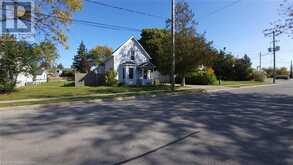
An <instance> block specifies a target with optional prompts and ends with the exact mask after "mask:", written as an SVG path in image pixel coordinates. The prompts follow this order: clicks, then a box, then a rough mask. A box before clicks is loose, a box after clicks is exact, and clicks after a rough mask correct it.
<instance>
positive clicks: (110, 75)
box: [105, 69, 118, 86]
mask: <svg viewBox="0 0 293 165" xmlns="http://www.w3.org/2000/svg"><path fill="white" fill-rule="evenodd" d="M116 77H117V72H116V71H114V70H113V69H111V70H109V71H107V72H106V75H105V85H107V86H118V80H117V79H116Z"/></svg>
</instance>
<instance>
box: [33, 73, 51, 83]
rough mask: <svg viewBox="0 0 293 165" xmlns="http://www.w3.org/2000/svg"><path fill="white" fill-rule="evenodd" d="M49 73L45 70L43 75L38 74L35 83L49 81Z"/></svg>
mask: <svg viewBox="0 0 293 165" xmlns="http://www.w3.org/2000/svg"><path fill="white" fill-rule="evenodd" d="M47 76H48V75H47V73H46V72H43V73H42V74H41V75H36V79H35V83H37V84H38V83H45V82H47V81H48V77H47Z"/></svg>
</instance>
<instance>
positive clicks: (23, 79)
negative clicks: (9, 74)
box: [16, 69, 48, 88]
mask: <svg viewBox="0 0 293 165" xmlns="http://www.w3.org/2000/svg"><path fill="white" fill-rule="evenodd" d="M46 82H48V73H47V71H46V70H43V69H41V70H38V71H37V72H36V75H35V76H33V75H32V74H30V73H20V74H19V75H18V76H17V78H16V87H17V88H19V87H24V86H27V85H32V84H41V83H46Z"/></svg>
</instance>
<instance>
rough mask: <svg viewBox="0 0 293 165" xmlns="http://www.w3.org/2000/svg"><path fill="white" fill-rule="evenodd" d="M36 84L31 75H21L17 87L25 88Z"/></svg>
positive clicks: (18, 77) (17, 79)
mask: <svg viewBox="0 0 293 165" xmlns="http://www.w3.org/2000/svg"><path fill="white" fill-rule="evenodd" d="M33 82H34V76H33V75H31V74H29V73H20V74H18V76H17V78H16V87H17V88H19V87H23V86H26V85H27V84H32V83H33Z"/></svg>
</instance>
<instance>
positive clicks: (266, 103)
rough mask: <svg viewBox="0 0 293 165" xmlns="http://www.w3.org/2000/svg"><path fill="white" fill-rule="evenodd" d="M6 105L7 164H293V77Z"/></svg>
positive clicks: (0, 134) (2, 144) (1, 125)
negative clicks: (210, 88) (208, 89)
mask: <svg viewBox="0 0 293 165" xmlns="http://www.w3.org/2000/svg"><path fill="white" fill-rule="evenodd" d="M24 109H25V110H21V111H20V110H13V108H12V109H11V110H9V111H0V164H1V165H2V164H9V165H10V164H17V165H19V164H29V165H33V164H36V165H39V164H44V165H47V164H48V165H56V164H65V165H88V164H89V165H97V164H101V165H112V164H119V163H120V164H123V163H124V164H127V165H156V164H158V165H161V164H166V165H182V164H184V165H189V164H190V165H292V164H293V81H287V82H282V83H281V84H280V85H278V86H270V87H258V88H250V89H237V90H232V91H221V92H217V93H209V94H192V95H178V96H164V97H149V98H146V97H145V98H139V99H137V100H131V101H117V102H101V103H95V104H94V103H82V104H81V103H73V104H72V105H71V106H65V105H64V106H62V105H58V106H46V107H42V108H33V107H30V108H24Z"/></svg>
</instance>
